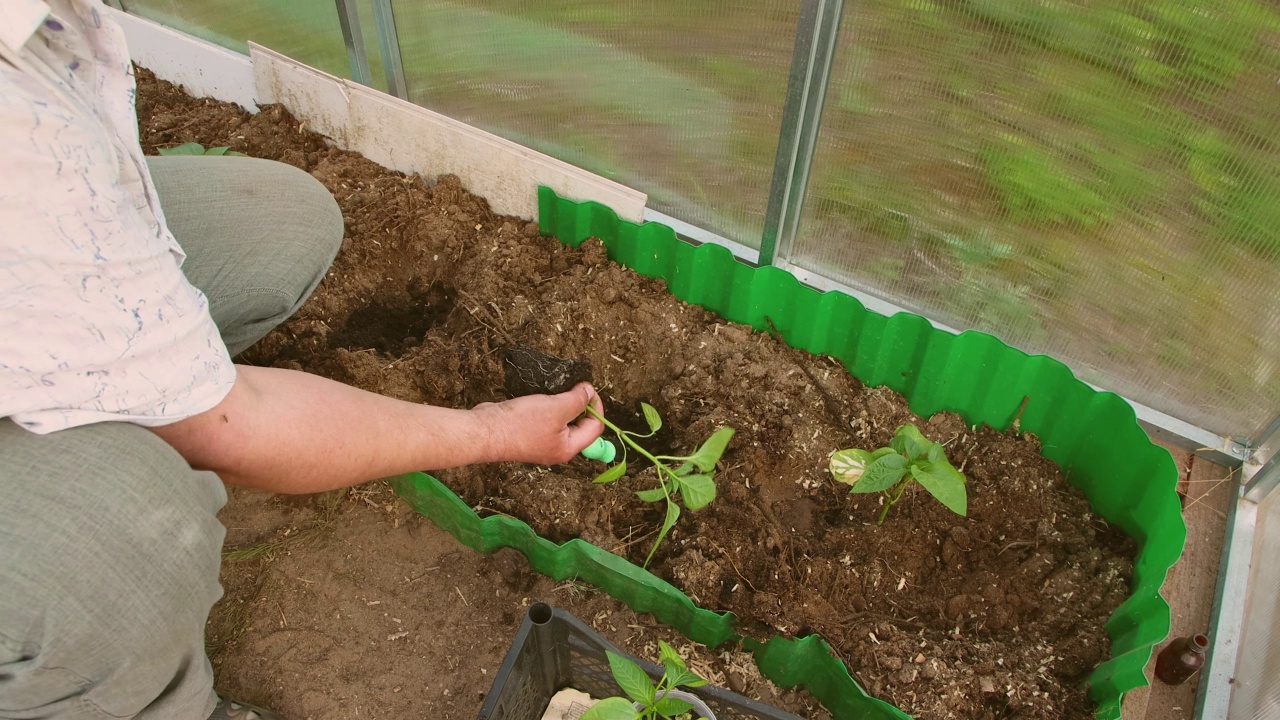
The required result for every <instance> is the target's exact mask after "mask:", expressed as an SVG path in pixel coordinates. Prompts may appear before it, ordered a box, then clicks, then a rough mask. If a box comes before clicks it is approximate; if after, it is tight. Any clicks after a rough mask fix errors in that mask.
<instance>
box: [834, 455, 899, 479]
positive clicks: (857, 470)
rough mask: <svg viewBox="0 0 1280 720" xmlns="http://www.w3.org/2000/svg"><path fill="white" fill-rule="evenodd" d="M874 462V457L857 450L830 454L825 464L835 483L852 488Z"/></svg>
mask: <svg viewBox="0 0 1280 720" xmlns="http://www.w3.org/2000/svg"><path fill="white" fill-rule="evenodd" d="M886 449H888V448H886ZM889 452H893V450H892V449H889ZM874 461H875V456H873V455H872V454H871V453H869V452H867V451H866V450H859V449H858V448H850V449H848V450H837V451H835V452H834V453H831V460H830V461H828V462H827V469H828V470H830V471H831V476H832V477H834V478H835V479H836V482H842V483H844V484H845V485H850V486H852V485H855V484H857V482H858V481H859V480H861V479H862V474H863V473H865V472H866V471H867V466H868V465H870V464H871V463H872V462H874Z"/></svg>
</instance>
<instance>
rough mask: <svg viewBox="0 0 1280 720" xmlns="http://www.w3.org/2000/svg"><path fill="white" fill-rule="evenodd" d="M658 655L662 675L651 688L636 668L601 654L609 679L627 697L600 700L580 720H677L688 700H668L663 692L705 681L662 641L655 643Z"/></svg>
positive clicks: (687, 708)
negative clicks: (606, 659) (608, 672)
mask: <svg viewBox="0 0 1280 720" xmlns="http://www.w3.org/2000/svg"><path fill="white" fill-rule="evenodd" d="M658 652H659V655H660V656H661V659H662V665H663V667H664V668H665V672H664V673H663V675H662V677H661V678H659V679H658V682H657V684H656V685H655V684H654V682H653V681H652V680H650V679H649V676H648V675H646V674H645V672H644V670H643V669H641V667H640V666H639V665H637V664H635V663H634V662H631V661H630V660H628V659H627V658H624V657H622V656H621V655H618V654H617V653H614V652H610V651H605V654H606V655H607V656H608V658H609V670H610V672H612V673H613V679H614V680H615V681H616V682H617V683H618V687H620V688H622V691H623V692H624V693H626V696H627V697H625V698H623V697H612V698H606V699H604V700H601V701H600V702H598V703H596V704H595V705H593V706H591V708H590V709H588V710H587V711H586V712H585V713H583V714H582V717H581V718H580V720H656V719H657V718H660V717H661V718H676V717H681V716H683V715H684V714H685V713H687V712H689V711H690V710H691V709H693V705H692V704H691V703H689V702H688V701H685V700H677V699H676V698H673V697H669V696H668V695H667V693H669V692H671V691H672V690H675V689H676V688H678V687H680V686H682V685H683V686H685V687H690V688H695V687H700V686H702V685H706V684H707V681H706V680H704V679H702V678H700V677H698V676H697V675H696V674H694V673H692V672H689V668H688V666H687V665H685V662H684V660H683V659H682V658H681V657H680V655H679V654H678V653H677V652H676V651H675V650H674V649H672V647H671V646H670V645H668V644H667V643H665V642H663V641H662V640H659V641H658Z"/></svg>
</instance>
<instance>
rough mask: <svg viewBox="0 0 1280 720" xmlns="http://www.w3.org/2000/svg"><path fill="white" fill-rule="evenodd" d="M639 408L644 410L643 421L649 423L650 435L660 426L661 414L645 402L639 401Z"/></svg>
mask: <svg viewBox="0 0 1280 720" xmlns="http://www.w3.org/2000/svg"><path fill="white" fill-rule="evenodd" d="M640 410H641V411H643V412H644V421H645V422H646V423H648V424H649V434H650V435H652V434H654V433H656V432H658V430H659V429H660V428H661V427H662V416H661V415H659V414H658V411H657V410H655V409H654V407H653V406H652V405H650V404H649V403H647V402H642V403H640Z"/></svg>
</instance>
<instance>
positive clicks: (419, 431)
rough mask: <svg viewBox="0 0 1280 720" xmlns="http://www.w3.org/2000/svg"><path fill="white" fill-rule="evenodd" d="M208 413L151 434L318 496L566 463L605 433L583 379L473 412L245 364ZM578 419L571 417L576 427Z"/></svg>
mask: <svg viewBox="0 0 1280 720" xmlns="http://www.w3.org/2000/svg"><path fill="white" fill-rule="evenodd" d="M236 369H237V377H236V383H235V386H234V387H233V388H232V389H231V392H230V393H229V394H228V395H227V397H226V398H225V399H223V401H222V402H221V403H219V404H218V405H217V406H215V407H214V408H213V409H212V410H209V411H208V412H204V413H201V414H199V415H196V416H194V417H190V418H187V419H185V420H180V421H178V422H176V423H173V424H170V425H162V426H160V427H151V428H148V429H149V430H151V431H152V432H154V433H155V434H156V435H158V436H160V437H161V438H163V439H164V440H165V441H166V442H168V443H169V444H170V445H172V446H173V447H174V448H175V449H176V450H177V451H178V452H179V453H181V454H182V456H183V457H184V458H186V460H187V462H189V463H191V466H192V467H195V468H197V469H201V470H212V471H214V472H216V473H218V474H219V475H220V476H221V477H222V479H223V480H224V481H226V482H228V483H232V484H236V485H247V486H249V487H255V488H260V489H263V490H271V491H273V492H280V493H312V492H320V491H323V490H331V489H333V488H339V487H346V486H348V485H355V484H357V483H361V482H365V481H367V480H374V479H377V478H382V477H387V476H390V475H396V474H398V473H403V472H410V471H414V470H439V469H443V468H450V467H458V466H460V465H470V464H472V463H482V462H497V461H517V462H529V463H536V464H547V465H550V464H555V463H562V462H567V461H568V460H569V459H570V458H572V457H573V456H574V455H576V454H577V453H578V452H580V451H581V450H582V449H583V448H585V447H586V446H588V445H590V444H591V442H592V441H593V440H595V439H596V438H597V437H598V436H599V435H600V433H601V432H602V431H603V430H604V425H603V424H602V423H601V422H600V421H599V420H597V419H595V418H592V417H590V416H587V417H585V418H582V419H581V420H579V419H578V418H579V416H580V415H582V413H583V412H584V411H585V410H586V408H587V405H588V404H591V405H592V406H594V407H595V408H596V410H598V411H601V412H603V406H602V403H601V401H600V397H599V395H597V394H596V392H595V390H594V389H592V387H591V386H590V385H588V384H586V383H582V384H579V385H578V386H576V387H574V388H573V389H571V390H569V391H567V392H564V393H561V394H559V395H530V396H527V397H521V398H516V399H515V400H508V401H506V402H502V403H484V404H482V405H477V406H476V407H474V408H472V409H470V410H453V409H448V408H441V407H435V406H432V405H419V404H417V403H411V402H405V401H402V400H396V399H393V398H389V397H385V396H382V395H378V394H376V393H371V392H366V391H364V390H359V389H357V388H353V387H350V386H348V385H343V384H342V383H339V382H335V381H333V380H327V379H325V378H322V377H319V376H316V375H310V374H308V373H304V372H299V371H295V370H281V369H276V368H263V367H253V366H245V365H239V366H237V367H236ZM575 421H576V422H575Z"/></svg>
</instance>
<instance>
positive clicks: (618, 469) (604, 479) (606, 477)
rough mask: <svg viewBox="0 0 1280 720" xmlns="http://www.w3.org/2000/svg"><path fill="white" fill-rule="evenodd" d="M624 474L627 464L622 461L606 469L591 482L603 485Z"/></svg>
mask: <svg viewBox="0 0 1280 720" xmlns="http://www.w3.org/2000/svg"><path fill="white" fill-rule="evenodd" d="M626 474H627V463H626V461H625V460H624V461H622V462H620V463H618V464H617V465H614V466H613V467H611V468H607V469H606V470H605V471H604V472H602V473H600V474H599V475H597V476H596V479H595V480H592V481H591V482H593V483H596V484H597V485H603V484H605V483H611V482H613V481H614V480H617V479H618V478H620V477H622V476H623V475H626Z"/></svg>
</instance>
